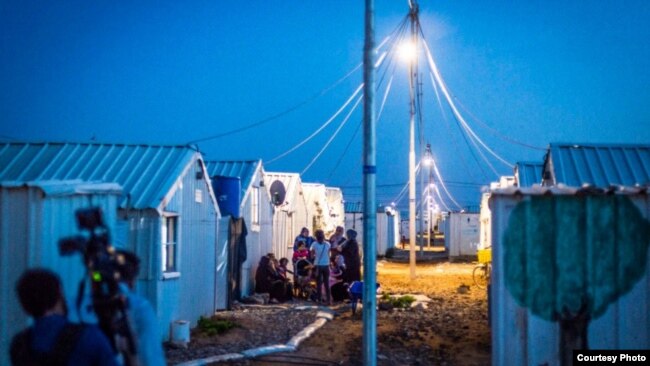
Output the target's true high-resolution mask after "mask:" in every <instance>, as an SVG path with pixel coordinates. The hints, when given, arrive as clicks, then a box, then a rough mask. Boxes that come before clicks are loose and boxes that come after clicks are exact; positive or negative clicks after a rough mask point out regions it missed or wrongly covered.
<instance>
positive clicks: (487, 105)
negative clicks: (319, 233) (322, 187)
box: [0, 0, 650, 207]
mask: <svg viewBox="0 0 650 366" xmlns="http://www.w3.org/2000/svg"><path fill="white" fill-rule="evenodd" d="M375 3H376V38H377V41H378V42H380V41H381V40H383V39H384V38H385V37H387V36H388V35H389V34H390V33H391V32H392V31H393V30H395V29H396V28H397V27H398V25H399V24H400V22H401V21H402V20H403V19H404V17H405V16H406V15H407V13H408V2H407V1H406V0H404V1H397V0H393V1H389V0H377V1H376V2H375ZM420 8H421V14H420V21H421V25H422V29H423V31H424V36H425V39H426V41H427V43H428V45H429V47H430V48H431V50H432V53H433V57H434V59H435V61H436V63H437V65H438V68H439V70H440V73H441V75H442V77H443V78H444V80H445V82H446V84H447V87H448V88H449V91H450V93H451V95H452V96H453V98H454V101H455V102H456V103H457V106H458V107H459V109H460V111H461V113H462V114H463V115H464V117H465V119H466V120H467V122H468V124H469V125H470V126H471V127H472V129H473V130H474V131H475V132H476V134H477V135H478V136H480V138H481V139H482V140H483V141H484V142H485V143H486V144H487V145H488V146H489V147H490V148H491V149H493V150H494V151H495V152H496V153H498V154H499V155H500V156H502V157H503V158H504V159H505V160H507V161H508V162H510V163H514V162H516V161H530V160H534V161H541V160H542V159H543V155H544V151H541V150H538V149H533V148H529V147H524V146H522V145H517V144H514V143H512V142H509V141H511V140H516V141H519V142H522V143H525V144H527V145H531V146H535V147H542V148H543V147H546V146H547V145H548V143H549V142H598V143H605V142H608V143H645V144H648V143H650V103H649V102H650V88H649V86H650V67H649V66H650V65H649V61H648V60H650V26H649V24H650V2H649V1H647V0H639V1H636V0H628V1H588V2H587V1H577V0H567V1H490V2H484V1H469V0H455V1H449V0H439V1H420ZM363 26H364V2H363V1H349V0H347V1H343V0H340V1H339V0H328V1H322V0H321V1H316V0H295V1H293V0H285V1H279V0H260V1H254V0H251V1H156V2H153V1H128V2H119V1H118V2H116V1H101V0H96V1H87V0H84V1H64V2H58V1H2V2H0V86H1V87H0V141H13V140H17V141H73V142H85V141H91V139H94V140H95V141H98V142H110V143H114V142H124V143H156V144H157V143H165V144H186V143H188V142H191V141H196V140H201V139H203V138H206V137H210V136H214V135H218V134H223V133H226V132H228V131H232V130H236V129H238V128H241V127H245V126H248V125H250V124H253V123H256V122H259V121H262V120H264V119H266V118H268V117H270V116H274V115H276V114H278V113H282V112H283V111H286V110H287V109H290V108H292V107H294V106H296V105H299V104H301V103H302V105H301V106H300V107H299V108H296V109H295V110H293V111H291V112H289V113H286V114H284V115H283V116H282V117H280V118H276V119H274V120H272V121H269V122H267V123H262V124H260V125H259V126H257V127H255V128H251V129H247V130H245V131H242V132H239V133H234V134H229V135H227V136H222V137H220V138H216V139H211V140H205V141H201V142H199V143H198V147H199V148H200V150H201V151H202V152H204V153H205V154H206V156H207V159H236V160H239V159H257V158H261V159H263V160H265V161H267V160H271V159H273V158H274V157H276V156H278V155H280V154H282V153H284V152H285V151H287V150H289V149H290V148H292V147H293V146H295V145H296V144H298V143H299V142H301V141H303V140H304V139H305V138H306V137H307V136H309V135H310V134H312V133H313V132H314V131H315V130H316V129H318V128H319V127H320V126H321V125H322V124H323V123H324V122H325V121H327V120H328V118H330V116H332V114H333V113H334V112H335V111H336V110H337V109H338V108H339V107H340V106H341V105H342V104H343V103H344V102H345V101H346V100H347V99H348V98H349V97H350V95H351V94H352V93H353V92H354V90H355V89H356V88H357V87H358V85H359V84H360V83H361V82H362V72H361V69H358V70H357V71H355V72H354V73H353V74H352V75H351V76H350V77H348V78H347V79H345V80H343V81H342V82H341V83H339V84H338V85H336V87H334V88H332V89H330V90H328V91H327V92H325V93H321V92H322V91H323V90H324V89H326V88H328V87H329V86H330V85H332V84H334V83H335V82H336V81H337V80H339V79H341V78H342V77H343V76H344V75H346V74H347V73H348V72H349V71H351V70H353V69H354V68H355V67H356V66H357V65H359V64H360V62H361V60H362V50H363V41H364V28H363ZM386 49H387V48H385V49H384V50H386ZM380 52H381V51H380ZM391 60H392V63H391V64H390V65H391V66H389V67H384V69H385V70H386V71H385V72H384V71H383V70H384V69H382V68H380V70H379V71H378V72H377V80H378V81H379V80H381V79H382V77H383V80H384V81H383V83H382V84H381V85H380V86H379V89H378V91H377V107H379V105H380V104H381V99H382V97H383V94H384V90H385V87H386V84H387V80H388V79H389V78H391V76H392V77H393V79H394V81H393V84H392V88H391V90H390V94H389V96H388V99H387V102H386V107H385V110H384V112H383V114H382V116H381V118H380V120H379V121H378V141H377V143H378V150H377V156H378V184H379V189H378V201H379V202H380V203H390V202H391V201H392V200H393V199H394V198H395V196H397V193H398V192H399V191H400V190H401V188H402V187H403V185H404V183H405V182H406V180H407V169H408V168H407V157H408V155H407V153H408V151H407V149H408V118H409V95H408V80H407V77H408V66H407V64H406V63H405V62H404V61H400V60H399V59H397V58H395V59H391ZM385 65H389V63H388V62H386V63H385ZM420 71H421V72H422V78H421V80H420V81H421V82H422V99H421V100H422V112H423V114H422V116H423V119H422V120H423V127H422V129H421V130H422V136H423V141H424V142H425V143H426V142H428V143H431V145H432V150H433V155H434V158H435V159H436V161H437V162H438V165H439V167H440V171H441V173H442V176H443V177H444V178H445V180H447V183H448V188H449V189H450V191H451V192H452V194H453V195H454V196H455V198H456V200H457V201H459V202H460V203H461V204H462V205H477V204H478V202H479V199H480V187H481V186H482V185H486V184H488V183H489V182H490V181H494V180H496V179H497V175H496V174H495V173H494V172H492V170H491V168H489V167H488V165H487V164H486V163H485V162H484V161H483V160H482V158H481V157H480V155H479V153H478V152H477V151H476V150H475V149H474V148H473V147H470V144H471V143H470V144H468V142H467V140H466V138H464V137H463V135H462V134H461V133H460V129H459V127H458V123H457V122H456V121H455V119H454V118H453V116H452V114H451V112H450V111H449V109H448V108H446V107H445V108H443V109H442V111H441V109H440V107H439V106H438V101H437V99H436V97H435V92H434V90H433V88H432V83H431V81H430V79H429V75H428V72H429V71H428V67H427V66H426V63H425V62H424V56H423V54H421V55H420ZM382 75H383V76H382ZM319 93H321V94H322V95H320V96H318V97H316V98H314V96H315V95H319ZM305 101H307V102H306V103H303V102H305ZM353 103H354V102H353ZM353 103H352V104H353ZM443 105H444V101H443ZM348 110H349V109H348ZM348 110H346V111H344V112H343V113H341V115H340V116H339V117H338V118H337V119H336V120H334V121H333V122H332V123H331V124H330V125H329V126H328V127H327V128H325V129H324V130H323V131H322V132H321V133H320V134H318V135H317V136H316V137H315V138H313V139H312V140H310V141H309V142H308V143H306V144H304V146H302V147H301V148H299V149H297V150H296V151H294V152H293V153H291V154H289V155H287V156H286V157H284V158H282V159H279V160H277V161H275V162H273V163H271V164H268V165H265V169H266V170H268V171H291V172H302V171H303V170H304V169H305V167H306V166H307V164H308V163H309V162H310V161H311V160H312V159H313V158H314V156H315V155H316V154H317V153H318V152H319V150H321V148H322V147H323V146H324V144H325V143H326V141H327V140H328V139H329V138H330V136H332V134H333V133H334V131H335V130H336V128H337V127H338V126H339V124H340V123H341V121H342V119H343V117H345V115H346V114H347V113H348ZM361 111H362V108H361V105H359V107H358V108H357V110H356V111H355V112H354V113H353V114H352V115H351V117H350V119H349V121H348V122H347V123H346V124H345V125H344V126H343V127H341V131H340V133H339V134H338V135H337V136H336V138H335V139H334V140H333V141H332V143H331V145H330V147H329V148H328V149H327V150H326V151H325V152H324V153H323V154H322V156H321V157H320V158H319V159H318V160H317V161H316V162H315V163H314V164H313V166H312V167H311V168H310V169H309V170H307V171H306V172H305V174H304V175H303V180H304V181H308V182H320V183H325V184H327V185H332V186H340V187H343V190H344V193H345V194H346V200H348V201H358V200H360V198H361V189H360V184H361V144H362V140H361V131H359V132H358V133H356V135H355V131H357V129H358V126H359V125H360V122H361V117H362V115H361ZM348 146H349V147H348ZM418 150H419V147H418ZM482 152H483V154H486V156H488V159H489V161H490V163H491V164H492V165H493V166H494V168H495V169H496V170H497V173H498V174H500V175H505V174H512V170H511V169H510V168H509V167H508V166H506V165H505V164H503V163H501V162H499V161H497V160H496V159H495V158H493V157H490V156H489V154H488V153H486V152H485V151H484V150H483V151H482ZM406 203H407V202H406V200H405V199H403V200H402V201H401V202H400V206H402V207H403V206H404V205H406Z"/></svg>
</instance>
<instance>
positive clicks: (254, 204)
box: [251, 187, 260, 229]
mask: <svg viewBox="0 0 650 366" xmlns="http://www.w3.org/2000/svg"><path fill="white" fill-rule="evenodd" d="M251 193H252V194H251V224H252V229H256V228H257V229H259V225H260V188H259V187H253V191H252V192H251Z"/></svg>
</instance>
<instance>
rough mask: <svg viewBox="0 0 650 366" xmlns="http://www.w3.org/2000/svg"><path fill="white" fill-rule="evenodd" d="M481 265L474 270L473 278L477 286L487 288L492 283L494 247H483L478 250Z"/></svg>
mask: <svg viewBox="0 0 650 366" xmlns="http://www.w3.org/2000/svg"><path fill="white" fill-rule="evenodd" d="M477 254H478V262H479V265H478V266H476V267H474V270H473V271H472V279H473V280H474V284H475V285H476V287H478V288H480V289H485V288H487V286H488V285H489V284H490V276H491V275H492V248H487V249H481V250H479V251H478V253H477Z"/></svg>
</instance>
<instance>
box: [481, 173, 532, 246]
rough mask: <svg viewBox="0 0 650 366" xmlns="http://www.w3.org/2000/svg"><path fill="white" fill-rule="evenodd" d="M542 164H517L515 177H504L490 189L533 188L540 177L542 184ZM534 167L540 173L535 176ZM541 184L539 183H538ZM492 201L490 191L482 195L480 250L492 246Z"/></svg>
mask: <svg viewBox="0 0 650 366" xmlns="http://www.w3.org/2000/svg"><path fill="white" fill-rule="evenodd" d="M541 166H542V164H541V163H538V164H534V163H517V164H516V165H515V175H514V176H503V177H501V179H500V180H499V181H498V182H492V183H490V189H497V188H507V187H511V186H513V185H517V184H522V183H523V184H529V185H527V186H526V187H529V186H532V184H533V183H532V182H533V181H535V177H540V182H541ZM534 167H539V172H538V173H537V174H535V169H534ZM538 184H539V182H538ZM489 200H490V191H489V190H486V191H484V192H483V194H482V195H481V211H480V215H479V221H480V225H481V227H480V230H479V244H478V249H486V248H490V247H491V246H492V213H491V212H490V206H489V205H488V202H489Z"/></svg>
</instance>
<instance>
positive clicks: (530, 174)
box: [515, 161, 544, 187]
mask: <svg viewBox="0 0 650 366" xmlns="http://www.w3.org/2000/svg"><path fill="white" fill-rule="evenodd" d="M543 170H544V163H543V162H541V161H540V162H536V161H520V162H517V164H515V177H516V178H517V185H518V186H519V187H531V186H532V185H533V184H541V183H542V172H543Z"/></svg>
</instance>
